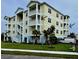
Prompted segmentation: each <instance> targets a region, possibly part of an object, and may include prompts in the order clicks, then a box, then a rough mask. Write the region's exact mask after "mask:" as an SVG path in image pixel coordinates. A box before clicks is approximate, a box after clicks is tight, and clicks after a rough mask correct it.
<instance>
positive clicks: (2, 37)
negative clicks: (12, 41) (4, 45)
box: [1, 33, 4, 41]
mask: <svg viewBox="0 0 79 59" xmlns="http://www.w3.org/2000/svg"><path fill="white" fill-rule="evenodd" d="M1 41H4V33H1Z"/></svg>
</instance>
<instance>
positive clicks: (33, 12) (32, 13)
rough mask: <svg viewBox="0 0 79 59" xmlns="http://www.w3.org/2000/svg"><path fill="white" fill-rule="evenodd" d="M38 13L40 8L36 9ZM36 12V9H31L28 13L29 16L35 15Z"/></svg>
mask: <svg viewBox="0 0 79 59" xmlns="http://www.w3.org/2000/svg"><path fill="white" fill-rule="evenodd" d="M38 13H40V10H38ZM35 14H36V10H32V11H30V12H29V15H30V16H31V15H35Z"/></svg>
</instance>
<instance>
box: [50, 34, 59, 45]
mask: <svg viewBox="0 0 79 59" xmlns="http://www.w3.org/2000/svg"><path fill="white" fill-rule="evenodd" d="M49 40H50V42H51V43H52V44H57V43H58V39H57V37H56V36H55V35H54V34H51V35H50V36H49Z"/></svg>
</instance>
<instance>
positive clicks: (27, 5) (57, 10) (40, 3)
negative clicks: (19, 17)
mask: <svg viewBox="0 0 79 59" xmlns="http://www.w3.org/2000/svg"><path fill="white" fill-rule="evenodd" d="M32 2H35V3H39V4H40V5H44V4H45V5H47V6H49V7H50V8H52V9H53V10H55V11H56V12H58V13H59V14H61V15H63V16H65V15H64V14H63V13H61V12H60V11H58V10H57V9H55V8H54V7H52V6H51V5H49V4H48V3H46V2H43V3H40V2H38V1H30V2H29V4H28V5H27V7H28V6H29V5H30V4H31V3H32Z"/></svg>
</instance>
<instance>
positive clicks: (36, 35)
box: [32, 30, 40, 44]
mask: <svg viewBox="0 0 79 59" xmlns="http://www.w3.org/2000/svg"><path fill="white" fill-rule="evenodd" d="M32 34H33V35H34V36H35V43H36V44H37V40H38V36H40V31H37V30H33V31H32Z"/></svg>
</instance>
